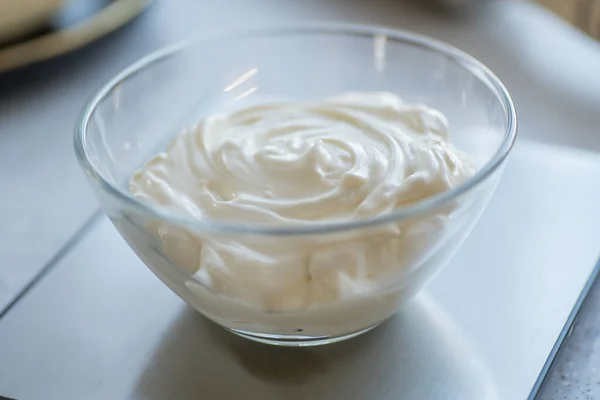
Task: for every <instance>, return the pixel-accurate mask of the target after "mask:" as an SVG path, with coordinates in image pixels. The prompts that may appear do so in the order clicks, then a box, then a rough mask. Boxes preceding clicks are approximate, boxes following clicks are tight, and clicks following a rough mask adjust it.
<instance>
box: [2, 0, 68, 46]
mask: <svg viewBox="0 0 600 400" xmlns="http://www.w3.org/2000/svg"><path fill="white" fill-rule="evenodd" d="M64 3H65V0H0V41H6V40H9V39H12V38H14V37H17V36H20V35H23V34H24V33H27V32H29V31H30V30H32V29H35V28H37V27H38V26H39V25H41V24H43V23H44V22H46V21H48V19H49V18H50V17H52V15H54V14H55V13H56V12H57V11H58V10H60V8H61V7H62V6H63V5H64Z"/></svg>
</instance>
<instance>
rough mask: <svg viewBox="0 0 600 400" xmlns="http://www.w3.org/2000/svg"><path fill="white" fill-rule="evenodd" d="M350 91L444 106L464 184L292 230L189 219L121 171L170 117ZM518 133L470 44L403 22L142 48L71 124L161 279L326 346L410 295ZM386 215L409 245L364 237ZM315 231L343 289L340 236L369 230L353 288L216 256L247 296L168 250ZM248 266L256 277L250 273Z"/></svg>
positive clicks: (297, 243)
mask: <svg viewBox="0 0 600 400" xmlns="http://www.w3.org/2000/svg"><path fill="white" fill-rule="evenodd" d="M348 91H388V92H393V93H396V94H398V95H399V96H400V97H401V98H403V99H404V100H405V101H407V102H409V103H422V104H425V105H428V106H430V107H433V108H436V109H438V110H440V111H442V112H443V113H444V114H445V115H446V116H447V118H448V120H449V122H450V132H451V140H452V141H453V142H454V143H455V144H456V146H457V147H458V148H459V149H461V150H463V151H465V152H467V153H469V154H471V155H472V156H473V157H474V158H475V160H476V163H477V172H476V174H475V175H474V176H473V177H471V178H470V179H469V180H468V181H467V182H465V183H464V184H462V185H461V186H458V187H455V188H454V189H452V190H450V191H447V192H444V193H442V194H439V195H436V196H434V197H430V198H427V199H426V200H423V201H420V202H417V203H415V204H412V205H409V206H405V207H403V208H400V209H398V210H396V211H394V212H393V213H390V214H388V215H384V216H381V217H377V218H375V219H368V220H358V221H353V222H351V223H346V222H344V223H316V224H315V225H310V226H307V227H302V228H298V227H294V228H292V227H286V226H283V227H282V226H278V227H268V226H253V225H248V224H239V225H232V224H227V223H222V222H219V221H211V220H199V219H192V218H190V217H186V216H182V215H180V214H177V213H174V212H172V211H169V210H166V209H161V208H158V207H155V206H153V205H150V204H147V203H142V202H140V201H138V200H136V199H134V198H133V196H132V195H131V194H130V193H129V190H128V181H129V179H130V177H131V175H132V173H133V172H134V170H136V169H138V168H140V167H141V166H142V165H143V163H144V162H146V161H147V160H148V159H149V158H150V157H151V156H153V155H154V154H156V153H157V152H159V151H161V150H163V149H164V148H165V147H166V145H167V143H168V142H169V141H170V139H171V138H172V137H173V136H174V135H175V134H177V133H178V132H179V131H180V130H181V129H182V128H184V127H186V126H188V125H191V124H193V123H194V122H197V121H198V120H199V119H201V118H203V117H204V116H206V115H209V114H211V113H213V112H215V111H222V110H224V109H227V108H229V107H232V106H233V105H235V106H239V105H243V104H245V103H248V102H252V103H254V102H257V101H259V102H260V101H263V100H269V99H274V98H285V99H323V98H327V97H330V96H334V95H338V94H341V93H344V92H348ZM515 136H516V115H515V110H514V106H513V103H512V101H511V99H510V97H509V94H508V93H507V91H506V89H505V88H504V86H503V85H502V83H501V82H500V81H499V80H498V79H497V78H496V77H495V76H494V75H493V74H492V73H491V72H490V71H489V70H488V69H487V68H485V67H484V66H483V65H481V64H480V63H479V62H478V61H476V60H475V59H473V58H472V57H470V56H468V55H467V54H465V53H463V52H461V51H459V50H457V49H454V48H452V47H450V46H448V45H445V44H442V43H440V42H437V41H435V40H432V39H429V38H426V37H423V36H419V35H415V34H411V33H407V32H401V31H396V30H389V29H382V28H375V27H366V26H354V25H325V26H323V25H318V26H305V27H300V28H286V29H275V30H262V31H251V32H240V33H235V34H229V35H222V36H218V37H213V38H205V39H200V40H194V41H191V42H189V43H185V44H180V45H178V46H175V47H172V48H168V49H165V50H161V51H158V52H156V53H154V54H152V55H150V56H148V57H146V58H144V59H142V60H141V61H139V62H137V63H135V64H134V65H133V66H131V67H129V68H127V69H126V70H125V71H123V72H122V73H120V74H119V75H118V76H117V77H115V78H114V79H113V80H111V81H110V82H109V83H108V84H107V85H106V86H104V87H103V88H102V89H101V90H100V91H99V92H98V94H96V96H94V98H93V99H92V100H91V101H90V102H89V103H88V104H87V105H86V107H85V109H84V111H83V113H82V115H81V118H80V120H79V123H78V124H77V128H76V133H75V150H76V154H77V157H78V159H79V162H80V164H81V166H82V168H83V170H84V171H85V173H86V174H87V177H88V178H89V182H90V184H91V185H92V187H93V189H94V190H95V193H96V195H97V196H98V199H99V200H100V203H101V204H102V206H103V208H104V210H105V211H106V213H107V214H108V216H109V217H110V219H111V220H112V222H113V224H114V225H115V227H116V228H117V229H118V231H119V232H120V233H121V235H122V236H123V238H125V240H126V241H127V243H128V244H129V245H130V246H131V248H132V249H133V250H134V251H135V252H136V254H137V255H138V256H139V257H140V258H141V259H142V260H143V261H144V263H145V264H146V265H147V266H148V267H149V268H150V269H151V270H152V272H154V274H156V276H158V277H159V278H160V279H161V280H162V281H163V282H164V283H165V284H166V285H167V286H168V287H169V288H171V289H172V290H173V291H174V292H175V293H177V294H178V295H179V296H180V297H181V298H182V299H184V300H185V301H186V302H187V303H189V304H190V305H191V306H192V307H194V308H195V309H196V310H198V311H199V312H201V313H202V314H203V315H205V316H206V317H208V318H210V319H211V320H213V321H214V322H216V323H217V324H219V325H221V326H223V327H225V328H226V329H228V330H230V331H232V332H234V333H237V334H239V335H241V336H244V337H247V338H249V339H252V340H257V341H261V342H266V343H271V344H278V345H290V346H293V345H315V344H324V343H331V342H335V341H339V340H343V339H346V338H349V337H353V336H356V335H358V334H360V333H363V332H366V331H367V330H369V329H371V328H373V327H375V326H377V325H378V324H380V323H381V322H383V321H384V320H386V319H387V318H389V317H390V316H391V315H393V314H394V313H395V312H396V311H397V310H398V308H399V307H400V306H401V305H402V304H404V303H405V302H406V300H407V299H409V298H410V297H412V296H413V295H415V294H416V293H417V292H419V290H421V289H422V288H423V287H424V286H425V285H426V284H427V283H428V282H429V281H430V280H431V279H432V278H433V277H434V276H435V275H436V273H437V272H438V271H439V270H440V269H441V268H442V267H443V266H444V264H445V263H446V262H447V261H448V259H449V258H450V257H451V256H452V255H453V253H454V252H455V251H456V250H457V249H458V248H459V247H460V245H461V243H462V242H463V241H464V239H465V238H466V237H467V235H468V234H469V232H470V230H471V228H472V227H473V225H474V224H475V222H476V221H477V219H478V218H479V216H480V215H481V213H482V211H483V210H484V208H485V206H486V205H487V203H488V201H489V199H490V197H491V195H492V193H493V191H494V189H495V187H496V184H497V182H498V179H499V178H500V175H501V174H502V170H503V165H504V163H505V161H506V158H507V156H508V154H509V152H510V150H511V147H512V145H513V142H514V140H515ZM386 226H396V227H400V230H401V232H402V239H401V243H400V245H401V246H403V247H402V248H403V249H405V250H406V252H407V253H406V254H402V257H398V253H397V252H396V253H394V252H386V248H387V247H386V246H388V245H389V243H388V242H386V240H380V241H379V242H377V241H375V240H373V241H372V242H369V237H370V236H369V235H371V234H372V235H373V236H372V237H376V234H377V232H379V231H380V230H381V229H383V228H385V227H386ZM424 228H426V229H424ZM317 241H318V242H319V243H327V244H329V248H330V250H331V249H333V250H331V252H330V253H328V255H327V257H332V259H336V260H339V261H338V262H339V266H336V267H335V268H333V269H332V271H330V272H329V273H331V274H333V275H334V276H335V277H336V279H337V282H338V283H339V281H340V279H342V278H343V279H346V278H348V277H350V278H348V279H346V283H348V282H349V283H348V284H349V285H350V286H351V285H352V282H353V281H352V280H353V279H356V278H355V275H353V271H350V269H352V268H353V267H352V266H353V265H355V264H356V260H352V259H349V257H348V254H345V253H344V250H343V249H344V246H343V245H347V244H348V243H357V245H358V246H363V245H365V243H366V242H368V243H367V244H368V246H369V247H368V251H371V252H373V253H372V254H376V255H377V256H376V257H375V258H376V259H377V260H378V261H377V263H378V265H372V266H371V267H373V269H374V270H377V271H378V272H377V273H376V274H374V275H373V276H367V277H363V278H361V279H367V280H369V285H368V290H364V289H363V290H358V291H355V292H353V293H352V294H351V295H348V292H347V291H346V292H344V293H345V295H343V296H337V297H336V296H333V297H332V298H329V299H327V300H323V301H321V302H317V303H314V302H313V303H311V304H309V305H306V303H302V301H298V298H301V297H302V294H297V293H296V295H291V294H290V291H292V292H293V290H294V285H293V279H296V278H294V277H295V276H296V277H297V276H298V275H303V273H304V272H303V271H301V270H302V269H305V268H306V266H305V265H303V264H302V263H301V262H300V263H298V262H295V263H294V262H292V263H291V264H286V263H282V264H280V265H265V266H264V268H263V269H261V271H255V270H253V269H251V267H249V266H245V265H243V260H242V261H240V260H229V261H228V262H229V263H230V264H229V265H227V268H228V270H229V271H230V273H233V276H230V277H229V278H230V279H234V280H235V281H236V285H238V286H239V288H242V291H243V292H244V293H245V295H244V296H236V295H231V294H229V292H228V291H227V290H224V289H223V288H216V287H214V286H210V285H207V284H205V282H206V281H205V280H201V279H198V271H200V270H202V268H203V266H202V265H201V264H202V262H201V261H200V258H199V262H198V264H196V265H189V263H185V262H183V261H182V260H181V257H180V255H181V252H180V250H182V249H184V248H185V249H187V250H186V251H188V250H189V249H190V247H189V246H196V247H195V248H196V249H197V251H198V253H200V252H202V251H203V250H205V249H208V248H210V246H212V245H214V244H215V243H223V242H230V243H243V244H244V245H245V246H247V247H249V248H260V249H264V248H269V249H277V252H278V254H279V255H282V254H283V255H285V254H286V252H290V255H291V254H292V253H294V254H296V253H295V252H297V251H298V249H302V248H304V247H303V245H304V244H305V243H308V242H310V243H315V242H317ZM353 241H354V242H353ZM340 243H341V244H342V245H341V246H339V247H335V245H334V244H340ZM186 246H187V247H186ZM307 248H308V249H311V247H307ZM305 256H307V257H312V256H315V255H314V254H305ZM290 257H291V256H290ZM280 258H285V257H280ZM292 258H293V257H292ZM296 261H297V260H296ZM299 269H300V270H299ZM257 273H261V274H264V276H265V277H264V279H261V280H257V278H256V276H257V275H256V274H257ZM353 277H354V278H353ZM338 278H339V279H338ZM312 279H316V280H317V281H318V279H319V278H318V277H317V278H312ZM343 279H342V280H343ZM334 281H335V279H334ZM203 282H204V283H203ZM257 282H258V283H257ZM290 282H291V283H290ZM327 282H331V280H329V281H327ZM315 284H321V283H319V282H316V283H315ZM324 284H325V285H326V284H327V283H324ZM339 284H341V283H339ZM363 287H364V285H363ZM330 289H331V288H328V289H327V290H330ZM333 290H334V292H335V290H337V289H333ZM456 290H461V289H460V288H456ZM238 292H239V291H238ZM335 293H337V292H335ZM340 293H341V292H340ZM294 296H295V297H294ZM298 296H300V297H298Z"/></svg>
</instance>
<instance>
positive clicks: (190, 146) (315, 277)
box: [130, 92, 474, 328]
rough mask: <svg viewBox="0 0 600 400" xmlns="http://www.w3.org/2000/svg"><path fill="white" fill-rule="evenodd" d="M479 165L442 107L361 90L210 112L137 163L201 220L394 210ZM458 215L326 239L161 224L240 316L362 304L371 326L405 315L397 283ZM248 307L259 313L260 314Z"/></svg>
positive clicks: (287, 221)
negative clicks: (458, 141) (453, 134)
mask: <svg viewBox="0 0 600 400" xmlns="http://www.w3.org/2000/svg"><path fill="white" fill-rule="evenodd" d="M473 172H474V167H473V165H472V163H471V162H470V159H469V158H468V157H467V156H466V155H465V154H463V153H461V152H460V151H458V150H457V149H456V148H455V147H454V146H453V145H452V144H451V143H450V142H449V136H448V122H447V120H446V118H445V117H444V115H442V114H441V113H440V112H438V111H436V110H433V109H431V108H428V107H425V106H421V105H410V104H406V103H404V102H403V101H402V100H401V99H400V98H398V97H397V96H395V95H393V94H391V93H380V92H376V93H349V94H345V95H342V96H339V97H336V98H332V99H328V100H324V101H318V102H298V103H294V102H288V103H286V102H281V103H268V104H261V105H256V106H251V107H248V108H244V109H241V110H237V111H233V112H231V113H229V114H219V115H213V116H210V117H208V118H206V119H205V120H203V121H201V122H199V123H198V124H197V125H195V126H192V127H190V128H188V129H185V130H184V131H183V132H182V133H181V134H180V135H178V136H177V137H176V138H175V140H174V141H173V142H172V143H171V145H170V146H169V148H168V149H167V150H166V151H165V152H164V153H161V154H158V155H157V156H155V157H154V158H153V159H152V160H150V161H149V162H148V163H147V164H146V165H145V166H144V167H143V168H142V169H141V170H139V171H137V172H136V173H135V174H134V175H133V177H132V179H131V182H130V190H131V191H132V192H133V193H134V195H135V196H136V197H137V198H138V199H140V200H143V201H148V202H151V203H155V204H160V205H162V206H164V207H168V208H170V209H174V210H177V211H179V212H183V213H185V214H187V215H189V216H191V217H193V218H198V219H209V220H217V221H228V222H232V223H240V224H259V225H271V226H273V225H275V226H287V227H293V226H310V225H314V224H323V223H326V222H330V221H356V220H359V219H364V218H369V217H375V216H379V215H383V214H388V213H390V212H392V211H394V210H396V209H398V208H401V207H403V206H406V205H408V204H412V203H415V202H418V201H420V200H422V199H424V198H427V197H429V196H432V195H435V194H437V193H440V192H443V191H446V190H448V189H450V188H452V187H454V186H456V185H458V184H460V183H462V182H464V181H465V180H466V179H467V178H468V177H469V176H471V175H472V174H473ZM453 210H454V206H453V205H448V206H447V207H445V208H443V209H439V210H434V211H432V212H431V213H429V214H426V215H422V216H420V217H418V218H415V219H413V220H410V221H403V222H399V223H388V224H384V225H380V226H377V227H375V228H369V229H362V230H354V231H349V232H344V233H341V234H335V235H319V236H317V235H312V236H306V235H304V236H292V237H283V236H279V237H278V236H275V237H273V236H270V237H269V236H258V235H254V236H252V237H249V236H235V237H234V236H231V237H214V236H210V235H206V236H203V235H201V234H200V233H191V232H187V231H185V230H183V229H181V228H176V227H173V226H168V225H166V224H165V223H155V224H151V225H150V226H149V227H148V228H149V229H150V230H151V232H153V234H154V235H155V236H157V237H158V238H160V243H161V251H162V252H163V253H164V255H166V256H167V258H168V259H169V260H170V261H171V262H173V263H175V264H177V265H178V266H180V267H184V268H186V269H187V270H188V271H189V272H190V273H193V276H194V279H193V281H192V282H189V285H188V287H189V288H191V290H200V291H202V295H203V296H209V295H217V296H221V297H225V298H227V299H228V301H230V302H232V303H231V304H230V307H231V310H229V311H230V314H231V313H233V314H235V318H237V319H240V318H242V319H243V318H245V317H248V320H252V321H254V322H256V320H257V319H260V318H259V314H260V313H261V312H262V313H269V317H268V318H269V319H272V318H273V315H272V313H273V312H291V311H294V312H296V313H298V312H303V313H305V316H307V318H308V319H307V320H306V321H305V323H310V315H313V314H314V315H315V318H316V313H318V312H319V310H325V309H327V308H331V307H334V308H336V307H340V306H341V305H343V304H348V305H350V304H352V310H354V311H352V310H350V309H348V313H349V314H348V320H350V319H351V320H353V321H355V322H357V325H356V327H358V326H359V325H360V326H363V327H364V326H368V323H369V322H372V320H374V319H376V318H379V317H380V316H379V315H378V312H377V310H378V309H379V310H382V311H381V314H382V315H381V317H387V314H390V313H392V312H393V311H394V310H395V302H397V301H398V300H399V298H401V297H403V296H404V294H402V293H400V292H398V290H400V289H398V286H396V289H389V287H390V283H394V282H396V283H397V282H401V281H402V277H403V276H404V275H405V274H407V273H410V272H411V271H413V270H415V269H417V267H423V268H425V266H426V264H427V263H428V262H429V261H430V260H429V259H430V258H431V257H432V252H433V249H434V248H435V247H436V246H438V247H439V245H440V244H441V243H442V242H443V237H444V229H445V226H446V225H447V220H448V219H449V218H451V214H452V212H453ZM417 275H418V274H417ZM386 284H387V286H386ZM384 286H385V287H388V289H387V291H385V290H384V289H382V288H383V287H384ZM394 290H396V291H394ZM402 290H404V291H405V292H407V291H409V290H407V289H406V288H404V289H402ZM361 301H362V303H361ZM392 303H394V304H392ZM235 304H238V305H239V309H238V310H235V308H236V306H235ZM363 306H364V310H363V308H362V307H363ZM248 310H252V312H253V313H258V314H256V315H253V316H252V317H251V318H250V317H249V315H248ZM361 310H363V311H361ZM214 313H216V314H218V313H219V311H218V310H214ZM311 313H312V314H311ZM233 314H232V315H233ZM284 314H285V313H284ZM335 314H336V315H338V314H340V310H339V308H336V311H335ZM367 314H369V315H367ZM383 314H386V315H385V316H384V315H383ZM265 315H266V314H265ZM288 317H289V316H288ZM288 317H286V318H288ZM232 318H233V316H232ZM265 318H266V317H265ZM361 318H362V319H361ZM377 322H378V321H377ZM349 328H350V327H349ZM353 328H354V327H353Z"/></svg>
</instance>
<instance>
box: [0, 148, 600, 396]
mask: <svg viewBox="0 0 600 400" xmlns="http://www.w3.org/2000/svg"><path fill="white" fill-rule="evenodd" d="M599 203H600V157H599V156H596V155H594V154H592V153H584V152H579V151H577V152H575V151H571V152H569V151H565V150H560V149H557V148H554V147H549V146H545V145H539V144H532V143H530V142H525V141H522V142H521V143H520V144H519V146H518V147H517V148H516V150H515V153H514V155H513V157H512V159H511V160H510V162H509V165H508V167H507V170H506V173H505V176H504V179H503V181H502V182H501V184H500V186H499V188H498V191H497V193H496V196H495V198H494V199H493V200H492V203H491V204H490V207H489V208H488V210H487V211H486V213H485V214H484V216H483V217H482V220H481V221H480V223H479V225H478V226H477V227H476V228H475V230H474V232H473V233H472V235H471V237H470V239H468V240H467V242H466V243H465V245H464V247H463V248H462V249H461V250H460V251H459V253H458V255H457V256H456V257H455V259H454V260H453V261H452V262H451V264H450V265H449V266H448V267H447V268H446V269H445V270H444V271H443V272H442V273H441V274H440V275H439V276H438V277H437V278H436V280H435V281H434V282H433V284H432V285H431V287H430V288H429V290H428V294H426V295H424V296H421V297H420V298H418V299H416V301H415V302H414V303H412V304H411V305H410V306H408V307H407V308H406V309H405V310H404V311H403V312H402V313H400V315H398V316H397V317H395V318H394V319H392V320H391V321H390V322H389V323H387V324H386V325H384V326H382V327H381V328H379V329H377V330H376V331H374V332H373V333H372V334H367V335H366V336H364V337H362V338H359V339H357V340H354V341H350V342H347V343H344V344H341V345H332V346H326V347H324V348H319V349H307V350H299V351H293V350H292V351H288V350H282V349H273V348H269V347H265V346H262V345H256V344H252V343H249V342H247V341H244V340H241V339H237V338H234V337H233V336H231V335H229V334H227V333H225V332H224V331H221V330H220V329H219V328H217V327H215V326H213V325H212V324H210V323H208V322H206V321H204V320H203V319H202V318H200V317H199V316H197V315H196V314H195V313H194V312H193V311H191V310H190V309H188V308H187V307H185V305H184V304H183V302H182V301H180V300H179V299H178V298H177V297H175V295H173V294H172V293H171V292H169V290H168V289H167V288H166V287H164V286H163V285H162V284H161V283H160V282H159V281H158V280H157V279H155V278H154V277H153V276H152V275H151V273H150V272H149V271H148V270H147V269H145V268H144V266H143V265H142V264H141V262H140V261H138V260H137V258H136V257H135V256H134V255H133V253H132V252H131V251H130V250H129V249H128V248H127V246H126V245H125V243H124V242H123V241H122V240H121V239H120V237H119V236H118V234H117V233H116V232H115V231H114V229H113V228H112V226H111V225H110V224H109V223H108V221H106V220H103V221H102V222H101V223H100V224H99V225H97V226H96V227H95V228H94V229H93V230H92V231H91V232H90V233H89V235H87V236H86V237H85V238H84V239H83V241H82V242H81V243H80V245H79V246H77V247H76V248H75V249H74V250H73V251H72V252H71V253H70V254H69V255H68V256H67V257H65V258H64V259H63V260H62V262H60V263H59V265H57V266H56V267H55V268H54V269H53V270H52V271H51V272H50V273H49V274H48V275H47V276H46V277H45V279H43V280H42V281H41V282H40V283H39V284H38V285H37V286H36V287H35V288H34V289H33V290H32V291H31V292H29V293H28V294H27V295H26V296H25V297H24V298H23V299H22V300H21V301H20V302H19V303H18V304H17V305H16V306H15V307H13V308H12V309H11V310H10V312H8V313H7V315H5V317H4V318H3V319H2V321H1V322H0V393H2V394H3V395H7V396H10V397H15V398H19V399H37V398H44V399H81V398H86V399H106V398H111V399H165V398H179V399H191V398H199V397H203V398H235V397H242V396H243V397H244V398H247V399H263V398H290V399H303V398H314V399H317V398H323V399H333V398H346V399H353V398H356V399H364V398H377V399H379V398H382V399H388V398H389V399H398V398H407V399H430V398H431V399H439V398H443V399H465V400H468V399H474V400H475V399H477V400H486V399H490V400H494V399H506V400H512V399H523V398H525V397H526V396H527V394H528V393H529V391H530V389H531V387H532V385H533V383H534V381H535V379H536V378H537V376H538V374H539V372H540V369H541V368H542V365H543V363H544V362H545V360H546V357H547V355H548V352H549V350H550V348H551V347H552V345H553V344H554V342H555V340H556V337H557V336H558V334H559V332H560V330H561V328H562V326H563V324H564V322H565V320H566V318H567V316H568V314H569V312H570V310H571V307H572V305H573V303H574V301H575V299H576V298H577V296H578V294H579V291H580V290H581V288H582V286H583V285H584V284H585V281H586V279H587V277H588V275H589V273H590V271H591V270H592V268H593V266H594V262H595V259H596V256H597V254H598V250H600V247H599V244H598V243H599V241H598V240H597V239H598V238H599V237H600V224H598V223H597V222H598V221H600V209H598V207H597V204H599ZM559 210H560V212H558V211H559Z"/></svg>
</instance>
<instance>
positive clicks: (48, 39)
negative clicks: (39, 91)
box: [0, 0, 152, 72]
mask: <svg viewBox="0 0 600 400" xmlns="http://www.w3.org/2000/svg"><path fill="white" fill-rule="evenodd" d="M7 1H9V2H11V3H12V4H16V3H18V4H19V6H20V7H24V6H25V5H26V4H27V3H31V5H32V9H31V10H33V4H36V6H38V10H39V12H37V13H35V12H28V13H22V16H23V20H22V21H23V23H22V25H19V26H18V27H16V28H15V27H8V28H7V25H6V24H5V25H4V27H3V30H2V31H0V40H3V38H4V40H6V38H7V37H13V36H14V35H15V34H17V33H22V32H24V31H25V30H29V29H31V27H32V24H36V25H39V24H40V23H43V22H44V21H47V22H46V26H43V27H41V28H40V29H38V30H37V31H36V32H34V33H30V34H29V35H28V36H27V37H21V39H20V40H17V41H15V40H13V41H12V42H5V43H4V44H1V43H0V72H6V71H9V70H11V69H15V68H18V67H23V66H25V65H28V64H33V63H36V62H39V61H43V60H47V59H49V58H53V57H56V56H59V55H61V54H65V53H68V52H70V51H73V50H76V49H78V48H81V47H83V46H85V45H87V44H89V43H91V42H93V41H95V40H97V39H99V38H101V37H103V36H105V35H107V34H109V33H111V32H113V31H114V30H116V29H118V28H120V27H121V26H123V25H125V24H126V23H127V22H129V21H131V20H132V19H133V18H134V17H136V16H138V15H139V14H140V13H141V12H142V11H143V10H144V9H146V7H148V6H149V5H150V4H151V3H152V0H114V1H109V0H71V1H66V2H65V1H64V0H63V1H60V0H44V1H42V0H0V11H2V10H3V9H4V8H1V7H8V8H7V9H10V8H14V7H13V6H8V5H7V4H9V3H6V4H5V2H7ZM62 3H64V4H62ZM61 5H62V6H63V7H62V8H61V9H60V10H57V8H58V7H60V6H61ZM50 6H54V8H52V7H50ZM11 12H12V10H11ZM36 15H37V17H35V16H36ZM52 15H54V16H53V17H52V18H51V19H50V20H47V18H48V17H51V16H52ZM34 17H35V18H34ZM15 20H16V19H15ZM1 22H2V17H0V23H1ZM2 33H4V35H2Z"/></svg>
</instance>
